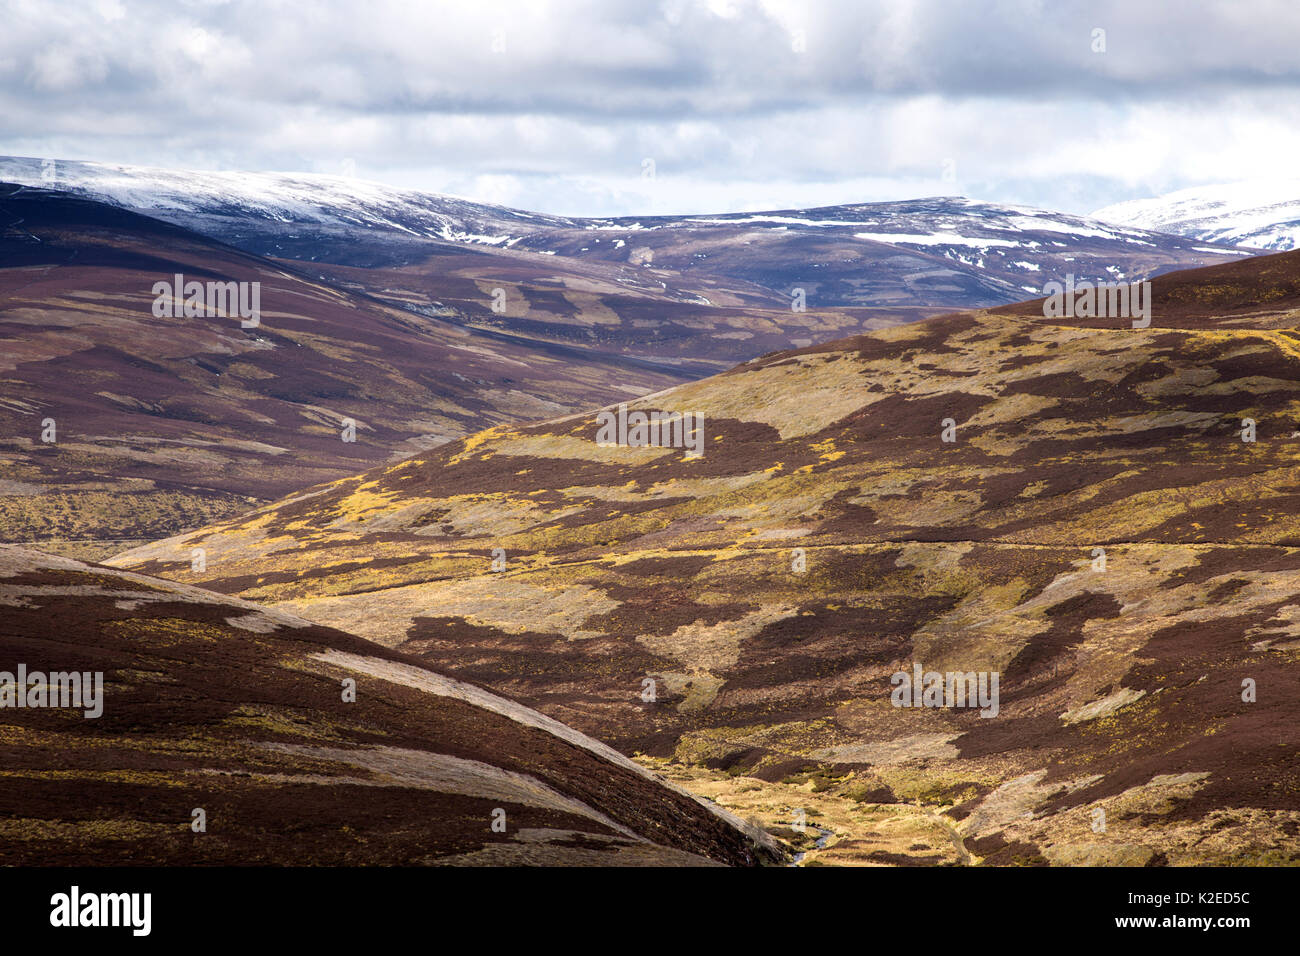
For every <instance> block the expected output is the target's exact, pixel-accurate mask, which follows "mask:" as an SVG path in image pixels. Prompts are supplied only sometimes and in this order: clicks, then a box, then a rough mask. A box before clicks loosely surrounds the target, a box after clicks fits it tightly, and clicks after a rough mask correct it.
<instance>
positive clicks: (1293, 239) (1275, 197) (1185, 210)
mask: <svg viewBox="0 0 1300 956" xmlns="http://www.w3.org/2000/svg"><path fill="white" fill-rule="evenodd" d="M1092 215H1093V216H1094V217H1095V218H1097V219H1101V220H1104V221H1106V222H1113V223H1116V224H1118V225H1121V226H1125V227H1131V228H1138V229H1155V230H1158V231H1160V232H1168V233H1173V234H1174V235H1179V236H1185V237H1187V238H1190V239H1198V240H1202V241H1205V242H1226V243H1232V244H1233V245H1239V246H1245V247H1249V248H1252V249H1268V250H1272V251H1274V252H1285V251H1287V250H1290V249H1295V248H1296V247H1297V246H1300V179H1276V180H1252V181H1248V182H1240V183H1225V184H1222V185H1217V186H1195V187H1193V188H1191V189H1180V190H1178V191H1177V192H1172V193H1167V194H1165V195H1163V196H1156V197H1155V198H1152V199H1134V200H1130V201H1128V202H1121V203H1116V204H1114V205H1112V206H1106V207H1104V208H1102V209H1098V210H1097V211H1096V212H1094V213H1093V214H1092Z"/></svg>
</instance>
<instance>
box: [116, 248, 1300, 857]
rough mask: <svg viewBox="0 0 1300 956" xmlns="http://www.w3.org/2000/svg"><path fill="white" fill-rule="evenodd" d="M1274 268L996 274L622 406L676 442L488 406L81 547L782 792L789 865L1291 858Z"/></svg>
mask: <svg viewBox="0 0 1300 956" xmlns="http://www.w3.org/2000/svg"><path fill="white" fill-rule="evenodd" d="M1297 277H1300V254H1295V255H1284V256H1274V257H1269V258H1267V259H1259V260H1253V261H1246V262H1242V263H1239V264H1237V265H1234V266H1228V267H1219V268H1217V269H1211V270H1203V271H1200V272H1191V273H1182V274H1179V275H1173V276H1167V277H1163V278H1161V279H1158V280H1156V282H1155V284H1154V285H1155V300H1154V308H1153V313H1154V318H1153V321H1152V324H1151V327H1150V328H1147V329H1141V330H1134V329H1132V328H1130V327H1129V323H1128V322H1127V321H1117V320H1110V321H1109V322H1108V323H1103V324H1101V325H1099V326H1097V327H1091V328H1090V327H1084V326H1087V325H1089V324H1090V323H1089V322H1088V321H1087V320H1083V321H1081V322H1080V323H1079V324H1078V325H1074V326H1071V325H1067V324H1064V323H1063V322H1055V323H1053V322H1049V321H1047V320H1045V319H1043V318H1042V315H1041V308H1040V309H1038V310H1037V311H1036V312H1035V309H1034V308H1032V307H1028V306H1026V307H1021V308H1020V309H1019V310H1005V311H1001V312H994V311H984V312H974V313H964V314H957V315H950V316H945V317H941V318H937V319H933V320H929V321H926V322H921V323H917V324H913V325H909V326H903V327H899V328H892V329H887V330H884V331H881V332H877V333H874V334H872V335H868V336H860V337H857V338H852V339H846V340H842V341H838V342H834V343H830V344H827V345H823V346H818V347H814V348H808V349H803V350H799V351H794V352H785V353H778V354H774V355H769V356H764V357H763V358H761V359H757V360H754V361H751V362H748V363H746V364H744V365H741V366H739V367H737V368H735V369H733V370H731V371H729V372H727V373H725V374H722V375H719V376H716V377H714V378H710V379H706V380H703V381H699V382H693V383H689V384H686V385H683V386H679V387H677V388H674V389H672V390H670V391H666V392H663V393H660V394H657V395H652V396H648V397H647V398H645V399H642V400H640V401H638V402H636V403H634V405H633V406H632V407H633V408H641V409H647V410H654V409H662V410H668V411H681V412H687V411H689V412H698V413H701V414H702V415H703V416H704V422H705V426H704V428H705V441H704V454H703V456H702V457H700V458H696V459H688V458H686V457H685V456H684V454H683V452H682V450H679V449H669V448H632V447H601V446H600V445H598V444H597V443H596V441H595V439H596V437H597V431H598V423H597V420H596V418H595V416H594V415H593V414H591V413H588V414H583V415H577V416H568V417H563V418H557V419H554V420H551V421H549V422H545V423H542V424H537V425H532V426H527V427H517V426H513V427H499V428H495V429H492V430H490V431H486V432H482V433H480V434H477V435H475V436H472V437H471V438H470V439H467V440H465V441H463V442H458V443H455V444H450V445H447V446H444V447H441V448H439V449H436V450H434V451H433V452H431V453H428V454H422V455H418V456H416V457H413V458H410V459H407V460H406V461H404V462H401V463H399V464H396V465H392V466H388V467H384V468H380V469H376V470H372V471H370V472H368V473H366V474H364V475H361V476H358V477H354V478H349V479H346V480H342V481H338V482H334V483H332V484H329V485H325V486H321V487H318V488H316V489H314V490H312V491H309V492H306V493H301V494H298V495H295V496H293V497H291V498H288V499H285V500H284V501H282V502H280V503H278V504H277V505H274V506H272V507H268V508H264V509H261V510H259V511H257V512H254V513H252V514H250V515H248V516H245V517H243V518H241V519H237V520H231V521H227V522H220V523H217V524H215V525H213V526H210V527H209V528H207V529H204V530H203V531H201V532H196V533H194V534H190V535H185V536H182V537H179V538H176V539H172V540H169V541H164V542H160V543H157V544H155V545H151V546H147V547H143V548H139V549H136V550H134V551H131V552H128V553H126V554H124V555H121V556H119V557H118V558H116V559H114V560H113V562H112V563H113V564H115V565H119V566H123V567H131V568H135V569H141V570H146V571H148V572H150V573H157V574H162V575H165V576H169V577H175V578H176V579H178V580H182V581H194V582H201V583H203V584H204V585H205V586H208V587H212V588H214V589H216V590H219V591H224V592H229V593H237V594H240V595H242V596H244V597H247V598H250V599H256V600H259V601H265V602H270V603H273V604H276V605H278V606H282V607H284V608H285V609H287V610H291V611H293V612H294V613H298V614H301V615H303V616H304V617H307V618H309V619H311V620H315V621H319V622H322V623H328V624H331V625H335V626H340V627H344V628H347V629H350V630H353V631H355V632H356V633H358V634H359V635H361V636H363V637H367V638H370V639H372V640H376V641H378V642H380V643H382V644H385V645H387V646H391V647H394V648H398V649H400V650H401V651H402V652H404V653H409V654H412V655H415V656H417V657H419V658H420V659H421V660H424V661H426V662H428V663H429V664H430V665H431V666H436V667H438V668H441V669H443V670H445V671H447V672H448V673H451V674H454V675H456V676H458V677H461V678H465V679H469V680H474V681H477V682H481V683H483V684H485V685H487V686H490V687H492V688H493V689H494V690H496V691H498V692H501V693H505V694H508V695H509V696H511V697H513V698H515V699H517V700H519V701H521V702H523V703H525V704H528V705H529V706H533V707H536V708H538V709H539V710H542V711H543V712H545V713H547V714H549V715H551V716H553V717H556V718H557V719H559V720H562V721H563V722H565V723H567V724H570V725H572V726H574V727H577V728H579V729H581V730H583V731H585V732H587V733H591V734H592V735H594V736H598V737H600V738H601V739H602V740H604V741H606V742H608V743H610V744H612V745H614V746H616V747H617V748H618V749H620V750H622V751H623V752H625V753H641V754H643V755H644V756H643V758H642V759H643V760H644V761H645V762H647V763H655V764H656V765H658V766H660V767H661V768H662V769H664V770H665V772H670V773H672V774H674V775H675V776H676V777H677V778H678V779H680V780H682V781H683V782H684V783H687V784H688V785H689V786H691V787H693V788H695V789H696V790H697V791H698V792H701V793H707V794H709V795H710V796H713V797H715V798H717V799H718V800H719V801H720V802H722V803H724V804H727V805H731V806H733V807H736V808H737V809H743V810H744V812H746V813H747V814H748V813H753V814H754V815H756V816H759V817H760V818H761V819H764V820H765V821H766V822H767V823H768V824H769V825H770V826H772V827H774V828H778V827H780V826H781V825H782V824H788V823H789V821H790V819H791V813H792V812H793V810H794V809H795V808H804V809H806V810H807V811H808V812H809V813H810V815H813V814H815V815H816V818H817V819H820V821H821V823H822V824H823V825H824V826H825V829H826V831H828V835H826V838H825V841H824V843H823V845H822V846H821V847H820V848H818V849H815V850H813V851H811V852H812V856H813V858H814V859H815V860H819V861H822V862H859V863H860V862H877V863H937V862H949V863H962V862H980V861H983V862H986V863H995V864H997V863H1082V862H1092V863H1128V864H1161V863H1169V864H1197V863H1269V862H1272V863H1278V862H1295V861H1296V860H1297V859H1300V811H1298V810H1297V809H1296V806H1297V805H1296V799H1295V796H1296V793H1297V791H1300V729H1297V727H1300V724H1298V723H1297V720H1296V718H1297V709H1298V708H1300V670H1297V663H1298V659H1297V653H1300V617H1298V616H1297V604H1296V599H1295V592H1296V585H1297V580H1298V579H1300V508H1298V507H1297V505H1298V504H1300V473H1297V470H1296V467H1295V460H1296V449H1297V444H1296V442H1297V440H1300V439H1298V435H1300V333H1297V332H1296V331H1294V327H1295V326H1296V325H1297V324H1300V302H1298V301H1297V297H1296V295H1295V290H1296V280H1297ZM1225 289H1226V290H1228V291H1226V292H1225V291H1224V290H1225ZM1216 302H1217V303H1219V304H1220V306H1221V307H1222V312H1223V314H1222V317H1221V318H1222V321H1221V322H1220V323H1218V324H1216V323H1215V322H1213V321H1210V320H1209V319H1207V317H1206V310H1207V309H1208V308H1210V307H1211V306H1213V304H1214V303H1216ZM1188 303H1192V304H1191V305H1190V306H1189V305H1188ZM1252 303H1253V304H1252ZM1166 320H1167V321H1168V325H1165V324H1164V323H1165V322H1166ZM1091 324H1093V325H1097V323H1091ZM946 419H951V420H952V421H951V422H946V421H945V420H946ZM1244 419H1251V420H1252V421H1253V422H1254V423H1255V436H1254V437H1255V439H1256V440H1255V441H1254V442H1251V443H1247V442H1243V440H1242V436H1243V433H1244V432H1243V427H1244V426H1243V420H1244ZM948 425H951V426H954V427H955V434H953V433H951V432H950V434H953V437H954V438H955V440H954V441H952V442H945V441H943V440H942V436H943V432H944V429H945V426H948ZM196 546H197V547H202V548H204V549H205V550H206V553H207V570H206V573H204V574H201V575H195V574H194V573H192V572H191V571H190V555H191V549H192V548H194V547H196ZM494 549H501V550H500V551H494ZM1099 549H1100V550H1099ZM494 558H495V559H503V560H504V568H503V569H501V570H495V571H494V570H493V561H494ZM498 567H500V565H499V564H498ZM914 665H921V666H923V667H924V668H925V669H927V670H929V669H933V670H936V671H939V672H951V671H958V672H963V673H965V672H972V673H974V672H983V673H986V674H987V673H997V674H1000V678H1001V703H1000V708H998V712H997V714H996V715H995V716H990V717H981V716H979V714H978V713H977V712H976V711H974V710H971V709H966V710H961V709H955V708H942V709H927V708H903V707H896V706H892V705H891V687H892V684H891V678H892V675H894V674H896V673H897V672H900V671H902V672H909V671H911V669H912V667H913V666H914ZM1247 679H1249V680H1250V681H1253V682H1254V684H1253V685H1252V686H1254V687H1255V688H1257V694H1258V697H1257V701H1253V702H1246V701H1244V700H1243V686H1244V685H1243V681H1246V680H1247ZM647 681H651V682H653V683H652V684H647V683H646V682H647ZM647 687H649V688H650V689H651V690H652V691H653V695H652V696H653V699H652V700H648V701H647V700H643V699H642V695H643V694H644V693H646V690H647ZM1098 811H1102V812H1104V814H1105V816H1104V821H1105V822H1104V826H1103V827H1102V829H1101V830H1097V829H1095V827H1096V825H1097V820H1098V817H1097V812H1098ZM818 832H821V831H818Z"/></svg>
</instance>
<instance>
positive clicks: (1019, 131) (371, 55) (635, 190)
mask: <svg viewBox="0 0 1300 956" xmlns="http://www.w3.org/2000/svg"><path fill="white" fill-rule="evenodd" d="M1247 7H1248V8H1249V9H1248V10H1247ZM1098 26H1100V27H1102V28H1104V29H1105V30H1106V32H1107V51H1106V53H1104V54H1096V53H1093V52H1092V50H1091V31H1092V29H1093V28H1094V27H1098ZM796 31H801V32H800V34H799V36H800V37H801V40H802V44H799V43H795V42H793V39H794V35H795V33H796ZM1298 34H1300V5H1296V4H1292V3H1289V2H1284V0H1258V2H1255V3H1252V4H1250V5H1241V4H1237V5H1234V4H1223V3H1217V2H1213V0H1183V2H1161V3H1147V4H1142V5H1136V4H1132V3H1130V2H1128V0H1101V2H1094V3H1083V2H1076V0H1063V2H1053V3H1042V2H1038V0H985V2H971V3H963V4H953V3H949V2H940V0H916V2H894V3H885V2H853V0H845V2H842V3H835V2H796V0H727V2H725V3H722V2H712V0H664V2H662V3H660V4H659V5H658V6H657V7H652V6H649V5H644V4H627V5H619V4H613V3H609V2H602V0H549V2H530V3H527V4H521V3H512V2H504V0H476V2H475V3H472V4H466V3H463V2H443V3H419V2H411V0H374V2H357V3H348V2H341V0H334V2H319V3H313V4H312V5H311V7H310V8H309V9H308V8H304V7H303V5H301V4H295V3H290V2H287V0H277V2H266V3H251V2H241V0H231V2H225V3H222V2H205V0H191V2H187V3H184V4H179V5H178V4H175V3H168V2H163V0H84V2H78V0H65V2H61V3H59V4H57V5H55V4H46V3H36V2H34V0H8V2H4V3H0V75H3V77H4V83H3V85H0V117H3V122H2V123H0V152H6V153H15V154H26V155H32V154H35V155H53V156H58V157H65V158H78V159H99V160H106V161H118V162H128V163H139V164H144V165H164V166H166V165H174V166H197V167H207V168H212V167H217V168H251V169H278V170H294V169H298V170H315V171H322V172H339V171H340V170H341V169H342V168H343V167H344V164H345V162H347V161H351V163H353V164H354V165H355V168H356V169H357V171H358V175H362V176H366V177H369V178H374V179H380V180H384V181H388V182H393V183H396V184H400V185H408V186H419V187H423V188H429V189H441V190H445V191H452V192H458V193H461V194H469V195H475V196H481V198H484V199H491V200H494V201H504V202H509V203H512V204H515V205H520V206H524V207H528V208H537V209H542V210H545V211H554V212H564V213H574V214H579V213H591V214H601V215H605V214H613V213H652V212H690V211H696V212H699V211H727V210H734V209H756V208H763V207H764V206H766V207H796V206H805V205H810V204H831V203H838V202H851V201H864V200H868V199H884V198H908V197H911V196H916V195H936V194H943V193H953V192H963V193H965V194H966V195H971V196H975V197H978V198H983V199H994V200H1002V201H1010V202H1024V203H1028V204H1040V205H1046V206H1053V207H1056V208H1062V209H1066V210H1072V211H1086V210H1088V209H1092V208H1096V207H1097V206H1100V205H1104V204H1106V203H1108V202H1113V201H1117V200H1120V199H1125V198H1131V197H1133V196H1141V195H1146V194H1149V193H1150V192H1153V191H1163V190H1167V189H1172V188H1177V187H1179V186H1185V185H1192V184H1195V183H1200V182H1211V181H1226V180H1232V179H1238V178H1247V177H1269V176H1284V175H1288V174H1290V172H1291V170H1292V165H1293V161H1292V157H1294V155H1295V152H1296V146H1297V145H1300V143H1297V138H1298V137H1300V134H1298V133H1297V132H1296V131H1297V130H1300V123H1298V122H1297V120H1300V98H1298V89H1297V87H1298V85H1300V67H1298V66H1297V61H1296V59H1295V56H1294V49H1293V46H1294V44H1293V38H1294V37H1295V36H1296V35H1298ZM494 39H498V40H502V41H503V43H504V48H503V49H502V44H501V43H497V44H496V49H498V50H501V52H494ZM801 49H802V52H800V50H801ZM646 158H653V159H654V161H655V166H656V171H657V175H656V177H655V179H654V180H651V181H646V180H644V179H643V178H642V176H641V164H642V161H643V160H644V159H646ZM949 162H951V164H952V165H951V167H950V168H951V169H953V170H955V173H956V179H955V182H952V181H945V180H943V179H942V178H941V177H942V172H943V169H944V167H945V164H947V163H949ZM479 191H486V192H479Z"/></svg>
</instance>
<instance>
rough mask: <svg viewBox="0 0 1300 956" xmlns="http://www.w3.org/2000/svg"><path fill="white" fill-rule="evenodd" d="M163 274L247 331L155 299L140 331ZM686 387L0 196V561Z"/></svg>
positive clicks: (672, 378)
mask: <svg viewBox="0 0 1300 956" xmlns="http://www.w3.org/2000/svg"><path fill="white" fill-rule="evenodd" d="M178 273H179V274H181V275H183V276H185V277H187V281H193V280H198V281H201V282H205V283H206V282H213V281H221V282H225V281H227V280H229V281H236V282H246V283H249V284H250V285H249V286H248V288H249V289H250V290H251V283H254V282H257V283H261V289H260V304H261V310H262V315H261V320H260V323H259V324H258V325H257V326H256V327H251V328H245V327H243V322H242V321H241V319H240V318H239V316H237V315H229V316H226V315H221V316H213V317H209V316H188V317H186V316H179V317H173V313H172V310H171V308H170V303H171V298H170V295H169V296H168V297H167V301H166V303H165V304H164V308H163V310H162V311H163V316H162V317H159V316H157V315H155V305H156V301H157V298H158V297H157V296H155V294H154V287H155V284H156V283H158V282H160V281H162V282H167V283H171V282H174V278H173V277H174V276H175V275H176V274H178ZM178 311H179V310H178ZM696 374H698V373H696ZM690 377H691V373H689V372H687V371H684V370H682V369H680V368H678V367H675V366H669V365H657V364H656V363H653V362H641V361H638V360H635V359H629V358H623V357H620V356H615V355H610V354H603V353H600V352H599V351H597V350H591V349H584V348H578V347H566V346H562V345H546V344H538V343H527V344H523V345H520V344H516V343H512V342H509V341H502V340H501V339H499V338H495V337H493V336H491V335H489V334H487V333H478V332H474V331H470V330H467V329H465V328H463V327H461V326H458V325H456V324H453V323H451V322H447V321H444V320H441V319H438V318H436V317H430V316H423V315H417V314H414V313H411V312H407V311H402V310H398V309H395V308H391V307H388V306H385V305H383V304H381V303H379V302H377V301H375V300H374V299H373V298H370V297H368V296H365V295H357V294H355V293H352V292H348V291H344V290H341V289H339V288H337V287H334V286H332V285H329V284H326V283H322V282H320V281H317V280H315V279H312V278H309V277H307V276H305V275H303V274H302V273H300V272H297V271H296V270H295V269H294V268H293V267H292V265H283V264H277V263H273V262H271V261H269V260H266V259H261V258H258V257H256V256H253V255H250V254H248V253H245V252H241V251H239V250H237V249H234V248H232V247H230V246H225V245H222V244H220V243H218V242H215V241H214V240H211V239H208V238H206V237H204V236H201V235H198V234H196V233H193V232H189V231H186V230H184V229H181V228H179V227H177V226H173V225H170V224H167V223H163V222H160V221H158V220H155V219H150V218H147V217H144V216H140V215H137V214H135V213H131V212H127V211H124V210H122V209H119V208H117V207H114V206H108V205H104V204H102V203H98V202H94V201H90V200H86V199H79V198H75V197H71V196H68V195H66V194H62V193H58V192H51V191H46V190H38V189H28V188H24V187H16V186H0V385H2V386H3V389H2V390H3V397H2V398H0V456H2V457H3V461H4V464H5V469H4V476H3V480H0V540H6V541H11V542H24V541H37V540H40V541H42V542H43V543H45V542H51V541H63V542H65V543H66V542H82V541H89V542H91V543H90V544H88V545H86V547H88V548H89V549H90V550H89V551H87V552H86V553H87V554H89V555H95V554H103V553H111V551H112V550H119V549H120V547H121V546H122V545H121V544H118V545H117V547H113V546H112V545H110V546H109V548H110V550H109V551H103V550H101V549H99V548H98V546H96V545H95V544H94V543H93V542H94V541H96V540H102V539H130V540H149V539H154V538H157V537H160V536H163V535H167V534H172V533H175V532H177V531H179V530H182V529H184V528H189V527H195V526H197V525H199V524H202V523H203V522H204V521H206V520H210V519H211V518H214V517H219V516H224V515H228V514H231V513H235V512H239V511H244V510H247V508H248V507H250V505H251V504H253V503H256V502H259V501H268V500H272V499H274V498H277V497H279V496H281V495H284V494H288V493H289V492H290V491H293V490H296V489H298V488H301V487H304V486H306V485H310V484H314V483H316V482H319V481H323V480H328V479H332V478H337V477H341V476H343V475H346V474H350V473H352V472H355V471H357V470H359V469H364V468H366V467H370V466H372V465H374V464H377V463H380V462H384V461H388V460H390V459H392V458H394V457H401V456H403V455H406V454H410V453H412V452H415V451H419V450H422V449H425V448H428V447H430V446H433V445H436V444H439V443H441V442H445V441H447V440H450V439H453V438H460V437H462V436H464V435H466V434H468V433H471V432H475V431H478V430H479V429H481V428H484V427H487V426H490V425H494V424H499V423H503V422H513V421H521V420H529V419H536V418H547V417H551V416H554V415H557V414H563V413H566V412H569V411H573V410H576V409H579V408H584V407H588V406H590V405H592V404H599V403H603V402H607V401H610V400H612V399H615V398H618V397H620V396H627V395H636V394H641V393H644V392H648V391H653V390H655V389H657V388H662V387H664V386H666V385H669V384H674V383H677V382H681V381H683V380H686V379H688V378H690ZM346 419H351V420H352V421H353V422H354V423H355V439H356V440H355V441H344V440H343V433H344V428H345V427H346V422H345V420H346ZM47 420H53V423H54V432H53V434H52V437H53V438H54V441H52V442H46V441H44V440H43V439H44V438H45V437H46V433H47V426H46V425H45V424H44V423H45V422H46V421H47ZM50 546H54V545H50ZM66 546H68V547H72V548H78V547H81V545H79V544H75V543H74V544H71V545H66Z"/></svg>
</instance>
